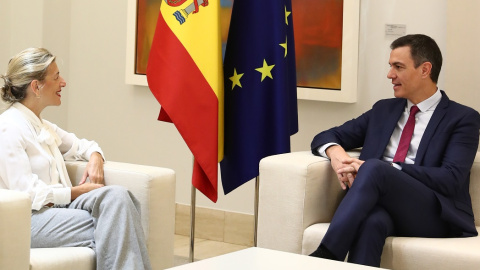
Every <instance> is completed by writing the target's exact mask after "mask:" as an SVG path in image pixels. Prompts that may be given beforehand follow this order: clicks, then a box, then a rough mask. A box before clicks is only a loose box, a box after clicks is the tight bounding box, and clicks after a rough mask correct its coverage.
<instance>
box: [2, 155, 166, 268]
mask: <svg viewBox="0 0 480 270" xmlns="http://www.w3.org/2000/svg"><path fill="white" fill-rule="evenodd" d="M85 166H86V162H80V161H76V162H67V169H68V174H69V176H70V179H71V180H72V184H73V185H76V184H77V183H78V182H79V181H80V179H81V178H82V175H83V172H84V170H85ZM105 183H106V185H120V186H124V187H126V188H127V189H129V190H130V191H131V192H132V193H133V194H134V195H135V197H136V198H137V199H138V200H139V201H140V204H141V211H142V225H143V229H144V231H145V234H146V241H147V248H148V253H149V256H150V261H151V264H152V268H153V269H165V268H169V267H172V266H173V244H174V232H175V172H174V171H173V170H171V169H166V168H160V167H152V166H142V165H134V164H127V163H118V162H112V161H108V162H106V163H105ZM30 215H31V202H30V199H29V197H28V196H27V195H26V194H23V193H21V192H17V191H11V190H4V189H0V269H1V270H3V269H5V270H7V269H8V270H10V269H12V270H17V269H19V270H20V269H30V270H40V269H45V270H47V269H48V270H57V269H58V270H64V269H72V270H76V269H78V270H83V269H85V270H86V269H95V252H94V251H93V250H92V249H90V248H85V247H72V248H38V249H37V248H36V249H30Z"/></svg>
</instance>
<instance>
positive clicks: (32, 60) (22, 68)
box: [0, 48, 55, 103]
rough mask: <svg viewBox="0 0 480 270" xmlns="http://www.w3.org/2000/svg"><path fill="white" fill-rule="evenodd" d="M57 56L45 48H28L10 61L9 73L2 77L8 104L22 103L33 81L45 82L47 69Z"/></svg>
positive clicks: (3, 94)
mask: <svg viewBox="0 0 480 270" xmlns="http://www.w3.org/2000/svg"><path fill="white" fill-rule="evenodd" d="M54 61H55V56H54V55H52V54H51V53H50V52H49V51H48V50H46V49H43V48H28V49H26V50H24V51H22V52H20V53H18V54H17V55H15V56H14V57H12V59H10V61H9V62H8V66H7V72H6V73H5V74H4V75H0V77H1V78H2V79H3V80H4V86H2V88H1V89H2V99H3V100H4V101H5V102H7V103H14V102H18V101H22V100H23V99H24V98H25V97H26V96H27V89H28V86H29V85H30V83H31V82H32V81H33V80H38V81H43V80H44V79H45V76H46V75H47V68H48V67H49V66H50V64H51V63H53V62H54Z"/></svg>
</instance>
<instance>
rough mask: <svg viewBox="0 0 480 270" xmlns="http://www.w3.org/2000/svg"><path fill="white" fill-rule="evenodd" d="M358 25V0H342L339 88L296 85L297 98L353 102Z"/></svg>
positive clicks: (356, 67)
mask: <svg viewBox="0 0 480 270" xmlns="http://www.w3.org/2000/svg"><path fill="white" fill-rule="evenodd" d="M359 25H360V1H357V0H344V2H343V26H342V27H343V31H342V71H341V74H342V75H341V88H340V89H322V88H306V87H297V98H298V99H303V100H317V101H330V102H343V103H355V102H356V101H357V87H358V41H359V30H360V29H359V28H360V27H359Z"/></svg>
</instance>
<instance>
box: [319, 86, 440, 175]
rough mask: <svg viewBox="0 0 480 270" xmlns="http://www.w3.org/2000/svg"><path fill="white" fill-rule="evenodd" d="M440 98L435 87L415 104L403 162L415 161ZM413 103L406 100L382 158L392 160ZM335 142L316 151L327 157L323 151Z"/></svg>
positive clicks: (396, 166) (410, 162)
mask: <svg viewBox="0 0 480 270" xmlns="http://www.w3.org/2000/svg"><path fill="white" fill-rule="evenodd" d="M441 99H442V93H440V90H438V89H437V91H436V92H435V94H433V95H432V96H431V97H429V98H427V99H426V100H424V101H422V102H420V103H418V104H416V105H417V107H418V108H419V109H420V111H419V112H418V113H417V114H416V115H415V129H414V131H413V135H412V140H411V141H410V147H409V148H408V152H407V157H406V158H405V163H407V164H413V163H415V156H416V155H417V150H418V146H419V145H420V140H421V139H422V136H423V133H424V132H425V129H426V128H427V125H428V122H429V121H430V118H432V115H433V112H434V111H435V108H437V105H438V103H440V100H441ZM413 105H415V104H413V103H412V102H410V100H407V105H406V106H405V109H404V111H403V113H402V116H401V117H400V119H399V120H398V122H397V125H396V126H395V129H394V130H393V133H392V136H391V137H390V141H389V143H388V145H387V147H386V148H385V152H384V153H383V160H385V161H387V162H392V161H393V157H394V156H395V152H396V151H397V148H398V144H399V142H400V137H401V136H402V131H403V128H404V127H405V124H407V120H408V116H409V115H410V108H411V107H412V106H413ZM335 144H336V143H327V144H325V145H322V146H320V147H319V148H318V153H319V154H320V155H321V156H323V157H327V154H326V153H325V151H326V150H327V148H328V147H330V146H332V145H335ZM392 165H393V166H395V168H397V169H401V167H400V166H399V165H397V164H392Z"/></svg>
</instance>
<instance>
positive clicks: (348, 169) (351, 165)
mask: <svg viewBox="0 0 480 270" xmlns="http://www.w3.org/2000/svg"><path fill="white" fill-rule="evenodd" d="M364 162H365V161H363V160H360V159H357V158H349V159H344V160H343V165H344V166H343V167H342V168H340V169H338V170H337V171H336V172H337V175H338V174H341V175H346V178H347V180H348V183H347V185H348V187H349V188H350V187H351V186H352V184H353V181H354V180H355V177H357V172H358V170H359V169H360V166H362V164H363V163H364Z"/></svg>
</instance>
